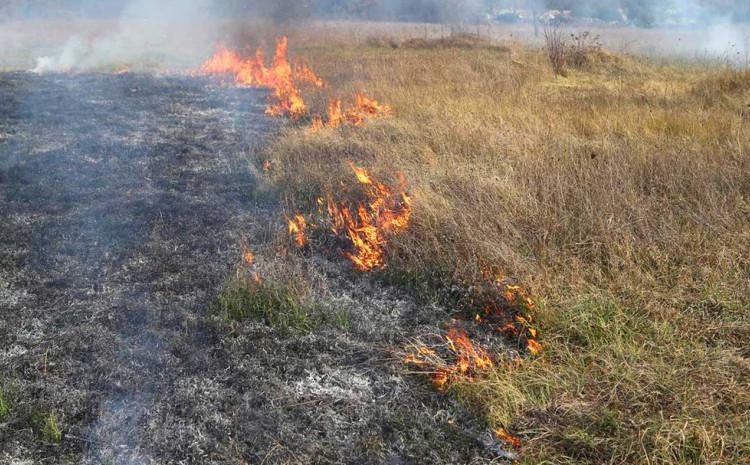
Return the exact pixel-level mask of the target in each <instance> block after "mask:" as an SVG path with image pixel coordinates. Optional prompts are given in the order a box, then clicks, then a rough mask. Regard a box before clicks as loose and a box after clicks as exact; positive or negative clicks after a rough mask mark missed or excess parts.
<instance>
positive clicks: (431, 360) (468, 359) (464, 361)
mask: <svg viewBox="0 0 750 465" xmlns="http://www.w3.org/2000/svg"><path fill="white" fill-rule="evenodd" d="M445 340H446V345H447V347H448V350H449V352H450V359H452V361H449V357H445V358H443V357H441V356H440V355H438V353H437V352H436V351H435V350H433V349H431V348H428V347H419V348H417V350H416V351H415V352H412V353H409V354H407V355H406V358H405V359H404V362H405V363H407V364H410V365H415V366H420V367H426V369H427V370H429V372H430V373H431V374H432V382H433V384H435V387H436V388H437V389H438V390H440V391H444V390H446V389H447V388H448V387H449V386H450V385H451V384H453V383H455V382H456V381H464V382H467V381H468V382H471V381H474V379H475V377H476V376H477V375H479V374H481V373H484V372H486V371H487V370H489V369H491V368H492V367H493V366H495V363H494V362H493V360H492V357H491V356H490V355H489V354H488V353H487V351H486V350H484V349H483V348H482V347H479V346H475V345H474V343H472V341H471V339H470V338H469V336H468V335H467V334H466V331H464V330H463V329H460V328H455V327H452V328H450V329H448V332H447V333H446V335H445ZM423 369H424V368H423Z"/></svg>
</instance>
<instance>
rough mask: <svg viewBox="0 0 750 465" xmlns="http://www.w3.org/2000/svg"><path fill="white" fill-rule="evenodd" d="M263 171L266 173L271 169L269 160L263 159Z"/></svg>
mask: <svg viewBox="0 0 750 465" xmlns="http://www.w3.org/2000/svg"><path fill="white" fill-rule="evenodd" d="M263 171H265V172H266V173H268V172H269V171H271V160H263Z"/></svg>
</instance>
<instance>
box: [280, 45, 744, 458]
mask: <svg viewBox="0 0 750 465" xmlns="http://www.w3.org/2000/svg"><path fill="white" fill-rule="evenodd" d="M291 43H292V44H295V43H296V42H295V41H294V39H293V38H292V40H291ZM401 45H402V44H400V43H396V42H394V41H389V40H384V41H370V42H369V44H366V45H357V46H340V45H337V46H310V47H308V48H306V49H304V50H299V49H298V50H297V51H298V52H303V53H304V55H305V56H306V57H308V58H309V61H310V62H311V64H312V65H313V67H314V69H316V70H317V71H318V72H319V74H320V75H322V76H323V77H324V78H325V79H327V80H328V81H329V82H330V83H331V85H330V87H329V89H335V91H336V92H338V93H340V94H341V95H347V94H350V93H351V91H354V90H358V89H360V88H364V89H366V90H367V91H368V92H369V93H370V94H372V95H373V96H374V97H376V98H378V99H379V100H381V101H383V102H385V103H387V104H389V105H391V106H392V107H393V110H394V114H395V115H394V116H393V117H391V118H388V119H384V120H379V121H376V122H374V123H372V124H370V125H369V126H368V127H366V128H340V129H336V130H329V129H324V130H321V131H319V132H317V133H314V134H311V133H310V132H308V131H306V130H305V129H304V128H291V129H287V130H285V132H284V133H283V134H282V137H280V138H279V140H278V142H277V143H276V144H275V145H273V146H272V147H271V148H270V149H269V154H268V155H269V157H270V158H271V160H272V163H273V166H274V169H273V170H272V176H273V177H274V180H275V181H276V182H277V183H278V185H279V186H281V188H282V190H283V192H284V193H285V194H286V197H287V199H288V201H289V205H290V208H298V207H300V206H307V208H308V209H310V210H312V209H314V208H315V199H316V197H317V196H318V195H320V194H321V193H322V192H325V191H326V190H327V189H330V188H333V187H335V186H337V184H338V183H339V182H342V181H345V180H348V179H349V178H350V177H351V176H350V174H349V171H348V170H349V168H348V166H347V160H354V161H356V162H358V163H361V164H362V165H364V166H367V167H369V168H370V169H371V170H372V171H373V172H374V173H375V174H376V175H377V176H379V177H382V178H384V179H387V178H388V177H391V178H392V179H393V177H395V173H396V172H397V171H403V172H404V173H405V174H406V177H407V179H408V180H409V183H410V186H411V194H412V196H413V199H414V208H413V216H412V223H411V224H410V227H409V229H408V231H407V232H406V233H404V234H402V235H401V236H399V237H397V238H395V239H394V240H393V243H392V248H391V251H390V252H391V256H390V257H389V267H388V269H387V276H388V277H390V278H392V279H393V280H394V281H396V282H398V283H400V284H401V285H404V286H410V285H413V284H417V283H418V284H420V285H419V286H414V290H415V292H417V291H418V290H423V289H425V288H431V289H434V288H437V287H439V286H443V285H447V284H451V283H456V282H471V281H472V280H474V279H476V277H477V276H478V275H479V273H480V270H481V268H482V266H486V265H489V266H492V267H493V268H494V269H495V270H496V271H498V272H502V273H505V274H507V275H509V276H513V277H515V278H516V279H517V280H518V281H520V282H522V283H525V284H526V285H527V286H528V287H529V288H530V289H531V290H532V292H533V293H534V295H535V296H536V297H537V299H538V300H539V301H540V305H539V306H538V309H537V315H536V317H537V320H538V322H539V326H540V329H541V331H542V337H541V340H542V343H543V344H544V346H545V351H544V353H543V355H542V356H540V357H537V358H535V359H529V360H527V361H526V362H525V363H523V364H522V365H521V366H519V367H515V368H499V369H497V370H496V371H494V372H493V373H492V375H491V376H490V377H489V378H487V379H486V380H485V381H482V382H480V383H477V384H473V385H466V386H458V387H456V388H454V393H455V394H456V395H458V396H459V397H461V398H462V399H465V400H466V401H467V402H468V403H469V405H472V406H473V407H474V408H476V409H477V411H478V412H480V413H481V414H483V415H484V416H485V417H486V418H487V420H488V422H489V423H490V424H492V425H496V426H499V425H505V426H507V427H510V428H511V430H512V431H514V432H515V433H517V434H518V435H519V436H521V438H522V439H523V441H524V446H523V453H524V457H525V459H524V460H525V461H526V462H528V463H535V464H538V463H571V464H572V463H577V464H578V463H596V464H599V463H650V464H657V463H663V464H697V463H706V464H709V463H711V464H713V463H743V462H744V460H746V459H747V457H748V456H750V414H749V413H748V412H750V389H749V384H748V383H750V360H749V359H748V357H750V352H749V351H748V341H749V340H750V322H749V321H748V319H749V318H750V315H748V304H749V303H750V288H749V287H748V282H750V263H749V261H750V259H749V257H748V253H747V251H748V250H750V227H749V225H750V156H748V149H749V148H750V125H749V124H748V118H749V117H750V107H748V105H749V104H750V74H749V73H748V72H742V71H735V70H731V69H716V68H713V69H711V68H707V67H702V66H701V65H700V64H692V65H685V64H681V65H676V64H674V65H669V64H663V63H661V64H655V63H650V62H646V61H642V60H636V59H632V58H628V57H624V56H615V55H611V54H608V53H606V52H604V51H600V50H596V51H595V53H592V56H591V57H588V58H587V59H586V60H583V61H582V62H581V63H580V66H578V67H573V68H571V69H570V70H568V72H567V75H566V76H564V77H560V76H558V77H555V75H554V74H553V72H552V70H551V68H550V65H549V62H548V60H547V55H546V53H545V52H544V51H541V50H532V49H529V48H524V47H522V46H518V45H514V44H511V45H508V46H497V45H493V46H489V45H488V44H482V43H477V44H475V46H472V47H469V46H466V44H465V43H463V42H462V43H461V45H462V46H461V47H451V43H450V41H445V40H443V41H442V42H441V43H439V44H435V43H432V42H430V41H429V40H425V41H424V43H418V42H414V41H412V42H410V43H408V44H406V46H401ZM326 98H327V96H326V95H324V94H321V95H318V96H317V97H316V98H314V99H312V102H313V105H314V106H315V107H316V108H317V109H319V110H322V109H323V108H324V106H325V102H326ZM292 206H293V207H292ZM302 208H303V209H304V208H305V207H302ZM425 283H428V286H425V285H424V284H425Z"/></svg>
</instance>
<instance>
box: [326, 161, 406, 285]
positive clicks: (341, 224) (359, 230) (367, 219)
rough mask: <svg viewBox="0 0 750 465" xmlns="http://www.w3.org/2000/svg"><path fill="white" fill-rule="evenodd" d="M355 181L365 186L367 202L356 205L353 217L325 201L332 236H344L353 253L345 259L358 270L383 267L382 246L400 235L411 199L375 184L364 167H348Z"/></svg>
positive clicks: (348, 211)
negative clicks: (391, 238)
mask: <svg viewBox="0 0 750 465" xmlns="http://www.w3.org/2000/svg"><path fill="white" fill-rule="evenodd" d="M349 165H350V166H351V168H352V171H354V173H355V175H356V177H357V180H358V181H359V182H360V184H361V185H362V186H364V187H365V194H366V196H367V201H363V202H360V203H359V205H358V206H357V209H356V214H352V212H351V210H350V209H349V207H348V206H346V205H337V204H336V202H334V201H333V199H332V198H330V197H329V200H328V214H329V217H330V220H331V224H332V229H333V231H334V232H335V233H336V234H343V235H345V236H346V237H347V238H348V239H349V241H350V242H351V244H352V246H353V248H354V252H353V253H352V252H345V254H344V255H345V256H346V257H347V258H349V260H351V261H352V263H354V265H355V266H356V267H357V269H359V270H360V271H370V270H373V269H375V268H382V267H383V266H385V245H386V242H387V239H388V236H390V235H393V234H397V233H399V232H401V231H402V230H403V229H404V228H406V226H407V225H408V223H409V218H410V215H411V198H410V197H409V196H408V195H407V194H406V192H404V191H403V189H402V190H401V192H400V193H399V194H396V193H395V192H393V190H392V189H391V188H389V187H388V186H386V185H385V184H382V183H379V182H377V181H375V180H374V179H373V178H372V177H371V176H370V175H369V174H368V173H367V170H365V169H364V168H360V167H357V166H355V165H354V164H353V163H350V164H349Z"/></svg>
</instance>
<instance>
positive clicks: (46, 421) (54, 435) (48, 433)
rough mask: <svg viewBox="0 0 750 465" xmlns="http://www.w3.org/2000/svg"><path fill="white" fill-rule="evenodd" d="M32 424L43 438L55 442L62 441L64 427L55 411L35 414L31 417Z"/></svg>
mask: <svg viewBox="0 0 750 465" xmlns="http://www.w3.org/2000/svg"><path fill="white" fill-rule="evenodd" d="M31 426H32V428H33V429H34V431H36V432H37V433H38V434H39V435H40V436H41V437H42V439H43V440H45V441H47V442H51V443H54V444H59V443H60V442H62V436H63V433H62V429H61V428H60V423H59V420H58V418H57V415H56V414H55V413H54V412H47V413H37V414H34V415H33V416H32V417H31Z"/></svg>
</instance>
